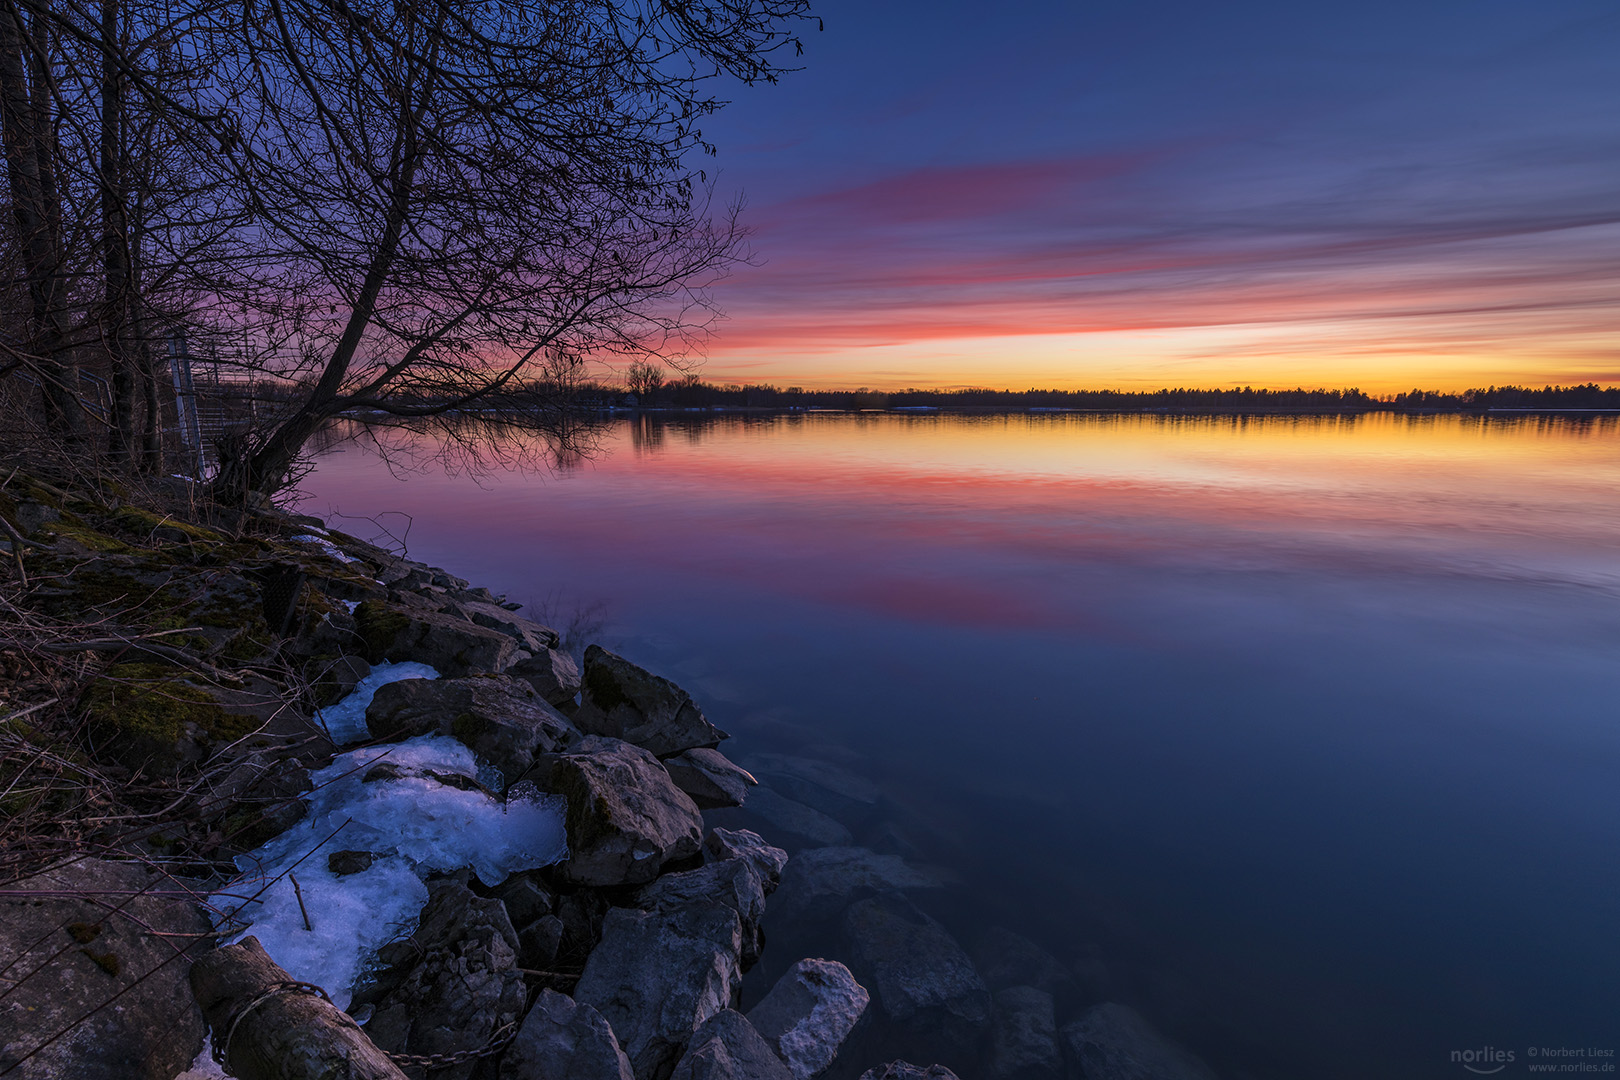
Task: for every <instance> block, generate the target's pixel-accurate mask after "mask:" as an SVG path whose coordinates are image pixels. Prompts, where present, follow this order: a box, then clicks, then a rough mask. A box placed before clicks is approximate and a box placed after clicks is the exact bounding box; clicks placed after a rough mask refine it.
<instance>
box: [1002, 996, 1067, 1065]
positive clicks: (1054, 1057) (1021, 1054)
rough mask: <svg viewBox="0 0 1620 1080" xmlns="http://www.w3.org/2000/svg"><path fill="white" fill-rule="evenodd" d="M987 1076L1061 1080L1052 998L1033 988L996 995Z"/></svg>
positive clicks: (1060, 1058)
mask: <svg viewBox="0 0 1620 1080" xmlns="http://www.w3.org/2000/svg"><path fill="white" fill-rule="evenodd" d="M995 1000H996V1018H995V1025H994V1028H993V1030H992V1050H991V1058H990V1072H991V1075H992V1076H994V1077H995V1080H1061V1077H1062V1075H1063V1055H1062V1053H1061V1052H1060V1051H1059V1050H1058V1041H1057V1022H1056V1020H1055V1019H1054V1018H1053V1012H1052V995H1051V994H1048V993H1046V992H1045V991H1044V990H1037V989H1035V987H1033V986H1009V987H1007V988H1006V989H1005V990H1002V991H1000V992H998V993H997V994H996V998H995Z"/></svg>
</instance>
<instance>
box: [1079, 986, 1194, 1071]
mask: <svg viewBox="0 0 1620 1080" xmlns="http://www.w3.org/2000/svg"><path fill="white" fill-rule="evenodd" d="M1062 1040H1063V1051H1064V1054H1065V1056H1066V1057H1067V1059H1068V1062H1069V1072H1070V1075H1071V1076H1079V1077H1083V1078H1084V1080H1217V1078H1216V1076H1215V1072H1214V1070H1213V1069H1211V1068H1210V1067H1209V1066H1208V1065H1206V1064H1204V1062H1203V1061H1202V1060H1201V1059H1199V1058H1198V1057H1197V1056H1196V1055H1194V1054H1193V1053H1192V1052H1191V1051H1189V1050H1187V1049H1185V1048H1184V1047H1182V1046H1179V1045H1177V1044H1176V1043H1174V1042H1171V1041H1170V1040H1169V1039H1167V1038H1165V1037H1164V1036H1163V1035H1161V1034H1159V1033H1158V1032H1157V1031H1155V1030H1154V1028H1153V1025H1152V1024H1149V1023H1148V1022H1147V1021H1146V1020H1145V1019H1143V1018H1142V1014H1140V1013H1138V1012H1137V1011H1136V1010H1135V1009H1132V1008H1130V1007H1129V1006H1126V1005H1117V1004H1114V1003H1113V1002H1104V1003H1103V1004H1101V1005H1094V1006H1092V1007H1091V1008H1089V1009H1087V1010H1086V1011H1085V1012H1084V1013H1082V1014H1081V1016H1080V1019H1078V1020H1076V1021H1074V1022H1073V1023H1071V1024H1066V1025H1064V1027H1063V1031H1062Z"/></svg>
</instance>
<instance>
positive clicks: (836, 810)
mask: <svg viewBox="0 0 1620 1080" xmlns="http://www.w3.org/2000/svg"><path fill="white" fill-rule="evenodd" d="M748 767H749V769H750V770H752V771H753V772H754V773H755V774H756V775H757V776H758V777H759V778H760V780H761V781H762V782H763V783H766V784H769V785H770V786H771V787H772V788H774V789H775V790H777V791H779V792H781V793H782V794H783V795H785V796H787V797H788V798H790V799H793V800H794V801H796V802H800V803H803V804H804V805H806V806H808V807H810V808H812V809H814V810H817V811H819V812H821V813H823V814H826V815H827V816H828V817H830V818H832V819H834V820H835V821H838V822H840V823H842V824H844V825H849V826H854V827H859V826H860V825H862V824H864V823H866V822H868V821H869V820H870V819H871V817H872V814H873V812H874V810H875V808H876V807H877V804H878V800H879V798H880V796H881V793H880V792H879V790H878V787H877V785H876V784H874V783H872V781H870V780H868V779H867V778H866V777H864V776H858V775H857V774H855V773H853V772H850V771H849V770H848V769H846V768H844V767H842V766H840V765H834V764H833V763H832V762H830V761H821V760H818V759H816V758H807V757H795V756H793V755H790V754H753V755H750V756H749V758H748Z"/></svg>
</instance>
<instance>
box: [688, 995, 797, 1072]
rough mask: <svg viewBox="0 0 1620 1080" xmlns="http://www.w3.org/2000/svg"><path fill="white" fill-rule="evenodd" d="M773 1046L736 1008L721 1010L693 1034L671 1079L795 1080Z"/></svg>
mask: <svg viewBox="0 0 1620 1080" xmlns="http://www.w3.org/2000/svg"><path fill="white" fill-rule="evenodd" d="M792 1077H793V1073H791V1072H789V1071H788V1069H787V1068H786V1067H785V1066H784V1065H783V1064H782V1062H781V1061H779V1060H777V1057H776V1055H775V1054H774V1053H773V1052H772V1051H771V1047H770V1044H769V1043H768V1042H767V1041H766V1040H765V1039H763V1038H761V1037H760V1034H759V1032H757V1031H755V1030H754V1028H753V1027H752V1025H750V1024H749V1022H748V1020H747V1019H746V1018H745V1017H744V1016H743V1015H742V1014H741V1013H739V1012H737V1011H736V1010H735V1009H721V1010H720V1011H719V1012H717V1013H715V1014H714V1015H713V1016H711V1017H709V1018H708V1019H707V1020H705V1021H703V1024H702V1026H700V1027H699V1028H698V1029H697V1030H696V1031H694V1032H693V1033H692V1041H691V1043H690V1044H688V1046H687V1050H686V1054H685V1055H684V1056H683V1057H682V1058H681V1061H680V1064H679V1065H676V1066H675V1073H674V1075H673V1076H672V1077H671V1080H792Z"/></svg>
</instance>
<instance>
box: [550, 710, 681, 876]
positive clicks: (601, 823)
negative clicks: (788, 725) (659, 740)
mask: <svg viewBox="0 0 1620 1080" xmlns="http://www.w3.org/2000/svg"><path fill="white" fill-rule="evenodd" d="M535 776H536V782H537V783H538V784H539V785H540V786H541V787H542V788H544V789H545V790H547V791H551V792H554V793H556V794H558V795H562V796H564V797H565V798H567V800H568V817H567V826H566V827H567V831H568V850H569V853H570V854H569V858H568V861H567V862H565V863H564V864H563V867H562V870H563V873H564V874H565V875H566V876H567V877H568V879H569V880H571V881H574V882H576V883H578V884H581V885H597V886H602V885H640V884H643V883H645V882H648V881H651V880H652V879H653V878H655V877H657V876H658V871H659V869H660V868H661V867H662V866H663V865H664V864H665V863H669V862H676V861H679V860H682V859H689V858H691V857H692V856H694V855H696V854H698V852H699V850H700V846H701V844H702V840H703V817H702V815H701V814H699V813H698V808H697V807H696V806H695V805H693V803H692V800H691V799H690V798H688V797H687V796H686V794H685V793H684V792H682V791H681V790H680V789H679V788H677V787H676V786H675V783H674V781H672V780H670V778H669V773H667V772H665V771H664V767H663V765H661V764H659V762H658V759H657V758H656V757H654V756H653V755H652V753H651V752H650V751H647V750H644V749H642V748H641V747H639V746H632V745H631V744H630V743H627V742H621V741H620V740H618V739H605V738H601V737H599V736H587V737H586V738H584V739H582V740H580V742H579V743H578V744H577V745H576V746H574V747H573V748H572V749H571V750H570V751H569V752H568V753H565V754H548V755H543V756H542V757H541V758H540V759H539V761H538V762H537V764H536V768H535Z"/></svg>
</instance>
